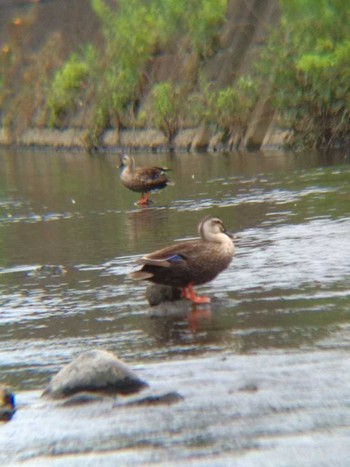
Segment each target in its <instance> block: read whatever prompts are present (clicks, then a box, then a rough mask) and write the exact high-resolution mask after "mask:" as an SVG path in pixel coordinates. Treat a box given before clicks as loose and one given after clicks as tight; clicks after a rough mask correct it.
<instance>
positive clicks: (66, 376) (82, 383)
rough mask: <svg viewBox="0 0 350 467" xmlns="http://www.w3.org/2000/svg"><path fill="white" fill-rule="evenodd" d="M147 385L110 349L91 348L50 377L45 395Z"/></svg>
mask: <svg viewBox="0 0 350 467" xmlns="http://www.w3.org/2000/svg"><path fill="white" fill-rule="evenodd" d="M147 386H148V384H147V383H146V382H145V381H142V380H141V379H140V378H139V377H138V376H137V375H136V374H135V373H134V372H133V371H132V370H130V369H129V368H128V367H127V366H126V364H125V363H123V362H122V361H121V360H119V359H118V358H117V357H115V356H114V355H113V354H112V353H111V352H107V351H105V350H91V351H88V352H85V353H83V354H81V355H79V357H77V358H76V359H74V360H73V361H72V362H71V363H70V364H68V365H67V366H65V367H64V368H62V370H61V371H59V372H58V373H57V375H55V376H54V377H53V378H52V379H51V381H50V383H49V385H48V386H47V388H46V389H45V390H44V392H43V394H42V397H47V398H49V399H63V398H67V397H71V396H73V395H75V394H78V393H99V394H106V395H117V394H132V393H135V392H138V391H140V390H141V389H144V388H145V387H147Z"/></svg>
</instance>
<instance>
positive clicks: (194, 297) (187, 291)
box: [181, 284, 211, 303]
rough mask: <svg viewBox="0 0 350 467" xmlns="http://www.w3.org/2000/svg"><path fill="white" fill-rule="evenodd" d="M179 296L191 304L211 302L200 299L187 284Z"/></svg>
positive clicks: (207, 299)
mask: <svg viewBox="0 0 350 467" xmlns="http://www.w3.org/2000/svg"><path fill="white" fill-rule="evenodd" d="M181 295H182V296H183V297H184V298H187V300H190V301H191V302H192V303H210V301H211V300H210V298H209V297H200V296H199V295H196V293H195V291H194V290H193V287H192V284H188V286H187V287H184V288H183V289H182V293H181Z"/></svg>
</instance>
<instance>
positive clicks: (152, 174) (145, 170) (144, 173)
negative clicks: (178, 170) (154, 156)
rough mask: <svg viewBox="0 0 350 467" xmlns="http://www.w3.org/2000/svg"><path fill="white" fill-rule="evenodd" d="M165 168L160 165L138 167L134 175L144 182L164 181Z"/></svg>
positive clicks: (165, 177)
mask: <svg viewBox="0 0 350 467" xmlns="http://www.w3.org/2000/svg"><path fill="white" fill-rule="evenodd" d="M165 172H166V170H164V169H163V168H161V167H139V168H137V169H136V171H135V173H134V177H136V178H139V179H140V180H143V181H144V182H149V183H152V182H155V183H156V182H164V181H166V180H167V176H166V175H165Z"/></svg>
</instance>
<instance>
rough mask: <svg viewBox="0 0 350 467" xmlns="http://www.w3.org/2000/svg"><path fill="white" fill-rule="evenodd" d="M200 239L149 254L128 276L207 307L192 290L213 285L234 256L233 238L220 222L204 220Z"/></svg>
mask: <svg viewBox="0 0 350 467" xmlns="http://www.w3.org/2000/svg"><path fill="white" fill-rule="evenodd" d="M198 232H199V235H200V238H199V239H194V240H187V241H184V242H180V243H176V244H174V245H171V246H168V247H165V248H162V249H161V250H157V251H154V252H153V253H149V254H147V255H145V256H143V257H141V258H140V259H138V260H137V263H138V264H141V265H142V268H141V269H139V270H137V271H134V272H132V273H131V274H130V277H131V278H132V279H134V280H146V281H150V282H152V283H155V284H160V285H167V286H171V287H176V288H180V289H181V295H182V297H184V298H186V299H188V300H189V301H191V302H192V303H194V304H200V303H210V301H211V299H210V297H205V296H199V295H197V294H196V292H195V291H194V288H193V287H194V286H197V285H201V284H205V283H207V282H210V281H212V280H213V279H215V277H216V276H217V275H218V274H220V273H221V272H222V271H224V270H225V269H226V268H227V267H228V266H229V264H230V263H231V261H232V259H233V256H234V242H233V235H232V233H231V232H229V231H228V230H227V229H226V228H225V226H224V224H223V222H222V220H221V219H219V218H218V217H214V216H206V217H204V218H203V219H202V220H201V221H200V223H199V224H198Z"/></svg>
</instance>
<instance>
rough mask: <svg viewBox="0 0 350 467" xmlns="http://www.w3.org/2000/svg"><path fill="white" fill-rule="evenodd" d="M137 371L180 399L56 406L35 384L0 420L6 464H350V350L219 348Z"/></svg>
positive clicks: (2, 457) (0, 447)
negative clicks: (242, 352) (4, 420)
mask: <svg viewBox="0 0 350 467" xmlns="http://www.w3.org/2000/svg"><path fill="white" fill-rule="evenodd" d="M133 368H134V369H136V370H137V372H138V374H139V375H140V376H141V377H142V378H143V379H146V380H147V381H149V382H150V386H151V387H152V388H153V390H154V391H157V392H159V391H161V392H168V391H173V390H176V391H178V392H180V393H181V394H182V396H183V399H182V400H179V401H178V402H177V403H176V404H171V405H167V404H162V405H154V406H149V405H146V406H144V405H141V406H137V405H135V406H132V407H130V406H127V405H123V399H109V400H104V401H97V402H93V403H90V404H84V405H80V406H76V407H72V406H68V407H59V406H57V405H55V404H53V403H52V402H47V401H43V400H42V399H40V392H39V391H34V392H26V393H19V394H18V395H17V403H18V410H17V413H16V415H15V416H14V418H13V419H12V421H11V422H8V423H6V424H5V425H2V426H1V427H0V430H1V435H0V463H1V464H2V465H5V464H9V463H14V464H13V465H16V462H18V463H21V465H35V466H41V465H45V466H49V465H55V466H61V465H62V466H63V465H65V466H66V465H69V466H73V465H74V466H80V465H81V466H82V465H84V466H86V465H96V463H98V464H99V465H102V466H103V465H106V466H107V465H111V463H118V464H121V463H122V464H123V465H134V464H135V463H137V465H149V464H150V463H160V465H165V464H166V465H177V464H178V463H180V462H182V463H183V462H186V464H187V465H213V463H215V465H232V463H234V465H237V466H241V465H242V466H261V465H279V466H287V465H299V466H316V465H317V466H319V465H334V464H336V465H337V466H343V465H344V466H345V465H348V455H349V446H348V437H349V434H350V429H349V424H350V407H349V403H348V400H349V397H348V394H349V390H350V380H349V378H346V377H344V375H347V374H348V373H349V371H350V360H349V358H348V352H347V351H342V350H332V349H330V350H323V351H309V352H308V351H304V352H290V353H284V352H278V351H271V352H263V353H258V354H255V355H254V354H251V355H237V354H232V353H219V354H212V355H207V356H204V357H201V358H191V359H183V360H178V361H168V362H163V363H153V364H142V365H139V366H136V367H135V365H133ZM11 465H12V464H11Z"/></svg>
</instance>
